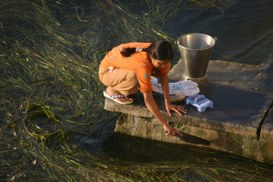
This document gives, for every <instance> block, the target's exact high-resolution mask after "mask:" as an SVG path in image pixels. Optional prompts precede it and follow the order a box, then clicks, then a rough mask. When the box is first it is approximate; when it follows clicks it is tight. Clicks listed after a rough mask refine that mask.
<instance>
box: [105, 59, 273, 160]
mask: <svg viewBox="0 0 273 182" xmlns="http://www.w3.org/2000/svg"><path fill="white" fill-rule="evenodd" d="M270 62H272V61H268V63H265V64H262V65H247V64H239V63H234V62H228V61H219V60H217V61H213V60H211V61H210V62H209V66H208V71H207V78H208V80H207V81H206V82H199V83H198V84H199V88H200V93H201V94H204V95H205V96H206V97H207V98H209V99H210V100H212V101H213V102H214V108H213V109H212V110H211V109H209V110H207V111H205V112H202V113H201V112H198V111H197V109H196V108H195V107H193V106H188V105H185V102H184V101H181V102H176V103H174V104H179V105H183V106H184V107H186V108H187V110H188V113H187V114H186V115H184V116H179V115H177V114H173V116H168V115H167V113H166V111H165V108H164V101H163V96H162V95H160V94H156V93H155V94H154V97H155V100H156V102H157V103H158V105H159V106H160V110H161V112H162V114H163V115H164V117H165V118H166V119H167V120H168V121H169V122H170V123H171V124H172V125H173V126H174V127H175V128H177V129H178V130H180V131H182V132H183V133H184V135H183V137H179V138H178V137H169V136H166V135H165V134H164V131H163V128H162V126H161V124H160V123H159V122H158V121H157V120H156V119H154V118H153V117H152V115H151V113H150V112H149V111H148V110H147V109H146V107H145V104H144V102H143V98H142V95H141V94H137V95H134V96H133V97H134V101H135V102H134V104H132V105H119V104H116V103H115V102H113V101H111V100H108V99H106V100H105V109H106V110H108V111H112V112H121V113H123V114H122V115H121V117H120V118H119V119H118V121H117V123H116V128H115V131H116V132H120V133H124V134H128V135H132V136H137V137H143V138H147V139H152V140H158V141H164V142H169V143H177V144H190V145H197V146H200V147H208V148H212V149H216V150H221V151H226V152H230V153H234V154H236V155H240V156H243V157H247V158H251V159H254V160H257V161H261V162H266V163H273V152H272V151H273V108H272V105H273V64H272V63H270ZM182 68H183V66H182V63H181V61H178V63H177V64H176V65H174V67H173V68H172V69H171V71H170V73H169V78H170V80H172V81H178V80H182V77H183V75H182V73H183V69H182Z"/></svg>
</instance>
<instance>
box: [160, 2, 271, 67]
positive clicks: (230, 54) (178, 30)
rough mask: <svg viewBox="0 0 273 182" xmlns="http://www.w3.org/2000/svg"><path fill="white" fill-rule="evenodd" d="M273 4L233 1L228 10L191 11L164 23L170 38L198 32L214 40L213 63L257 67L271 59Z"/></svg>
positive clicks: (195, 9)
mask: <svg viewBox="0 0 273 182" xmlns="http://www.w3.org/2000/svg"><path fill="white" fill-rule="evenodd" d="M272 5H273V2H272V1H270V0H262V1H248V0H242V1H234V2H233V3H231V4H230V7H228V8H226V7H221V6H220V7H217V8H210V9H199V8H193V9H189V10H186V11H180V12H178V14H177V16H175V17H173V18H172V19H171V20H170V21H167V22H166V23H165V25H164V29H165V31H167V32H169V33H170V34H171V35H172V36H174V37H178V36H179V35H181V34H186V33H192V32H200V33H206V34H209V35H211V36H212V37H216V38H217V41H216V46H215V47H214V49H213V55H212V59H219V60H227V61H233V62H241V63H248V64H260V63H263V62H265V61H267V60H268V59H272V52H273V46H272V41H273V21H272V20H271V19H272V17H273V11H272V9H271V7H272Z"/></svg>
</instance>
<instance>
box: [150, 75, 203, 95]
mask: <svg viewBox="0 0 273 182" xmlns="http://www.w3.org/2000/svg"><path fill="white" fill-rule="evenodd" d="M151 82H152V89H153V91H154V92H157V93H160V94H163V91H162V87H161V84H160V82H159V81H158V79H157V78H156V77H153V76H152V79H151ZM169 89H170V91H169V92H170V96H172V95H175V96H177V97H178V96H180V97H181V96H184V97H185V96H194V95H196V94H198V93H199V92H200V89H199V88H198V84H197V83H196V82H193V81H191V80H182V81H178V82H173V83H169Z"/></svg>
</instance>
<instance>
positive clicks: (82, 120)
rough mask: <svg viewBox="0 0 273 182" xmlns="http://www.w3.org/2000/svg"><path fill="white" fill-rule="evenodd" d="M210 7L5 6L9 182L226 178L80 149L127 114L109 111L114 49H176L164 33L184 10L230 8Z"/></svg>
mask: <svg viewBox="0 0 273 182" xmlns="http://www.w3.org/2000/svg"><path fill="white" fill-rule="evenodd" d="M204 2H206V4H204ZM204 2H201V1H185V0H180V1H169V2H163V1H153V0H145V1H141V3H140V5H139V6H140V7H143V8H144V12H145V13H144V15H142V14H140V13H137V12H133V10H132V9H131V6H133V5H136V4H135V3H132V4H131V3H128V4H127V5H125V4H123V3H121V2H119V1H111V0H107V1H100V0H93V1H86V2H84V3H86V4H85V5H87V6H85V5H84V4H81V3H80V2H78V1H76V0H75V1H62V0H37V1H32V0H0V68H1V72H0V118H1V122H0V126H1V127H0V179H2V180H6V181H165V180H168V181H178V180H180V179H184V180H187V179H188V178H187V177H185V174H187V173H188V172H187V171H189V170H191V171H193V170H194V171H195V173H198V176H203V177H204V176H206V173H212V174H215V175H216V176H218V177H219V176H221V175H220V174H219V171H217V170H214V169H212V168H207V169H205V170H203V169H190V164H189V165H188V166H183V167H182V168H181V165H177V166H175V165H174V164H172V166H169V165H167V164H166V165H159V166H157V164H151V165H146V166H141V165H133V166H132V167H128V166H129V165H130V164H126V163H125V164H124V163H122V164H121V165H120V164H118V163H116V161H113V160H110V159H102V158H100V157H98V156H96V155H93V154H92V153H90V152H88V151H87V150H84V149H83V148H81V147H80V145H79V141H80V140H81V137H86V136H92V137H94V138H95V139H96V138H99V139H101V138H105V135H107V130H104V129H105V128H107V127H106V126H107V125H109V123H111V122H113V121H115V120H116V118H117V116H118V114H116V113H109V112H106V111H105V110H103V104H104V98H103V96H102V94H101V93H102V91H103V89H104V88H103V86H102V85H101V84H100V82H99V81H98V78H97V69H98V65H99V62H100V60H101V58H102V57H103V56H104V54H105V52H106V51H107V50H109V49H110V48H111V47H112V46H113V45H116V44H118V43H121V42H129V41H153V40H155V39H159V38H161V39H167V40H170V41H172V42H174V40H175V39H174V38H172V37H171V36H169V35H167V34H166V33H164V32H163V31H162V30H161V26H162V25H163V24H164V22H165V21H166V20H167V19H168V18H170V17H172V16H174V15H175V13H176V12H177V11H178V10H179V9H181V8H186V7H193V5H194V6H195V7H197V6H199V7H206V8H207V7H213V6H218V5H219V3H220V4H222V5H225V6H226V4H227V2H229V1H216V2H217V3H218V4H215V1H210V2H211V3H207V1H204ZM163 10H164V11H163ZM162 12H163V13H162ZM108 134H109V132H108ZM106 138H107V137H106ZM95 139H94V140H92V139H91V140H89V142H88V144H89V145H90V147H91V148H96V140H95ZM200 178H201V177H200ZM205 178H207V180H208V181H210V180H212V179H211V178H210V177H205ZM219 179H220V180H221V178H219Z"/></svg>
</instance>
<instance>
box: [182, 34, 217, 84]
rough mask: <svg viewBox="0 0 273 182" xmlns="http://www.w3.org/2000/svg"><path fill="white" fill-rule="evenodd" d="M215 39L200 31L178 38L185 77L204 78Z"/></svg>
mask: <svg viewBox="0 0 273 182" xmlns="http://www.w3.org/2000/svg"><path fill="white" fill-rule="evenodd" d="M215 40H216V38H213V37H211V36H209V35H206V34H201V33H190V34H185V35H181V36H180V37H179V38H178V41H177V44H178V47H179V51H180V55H181V60H182V62H183V66H184V67H183V69H184V77H185V78H187V79H202V78H205V75H206V72H207V67H208V63H209V60H210V55H211V49H212V47H213V46H214V44H215Z"/></svg>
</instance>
